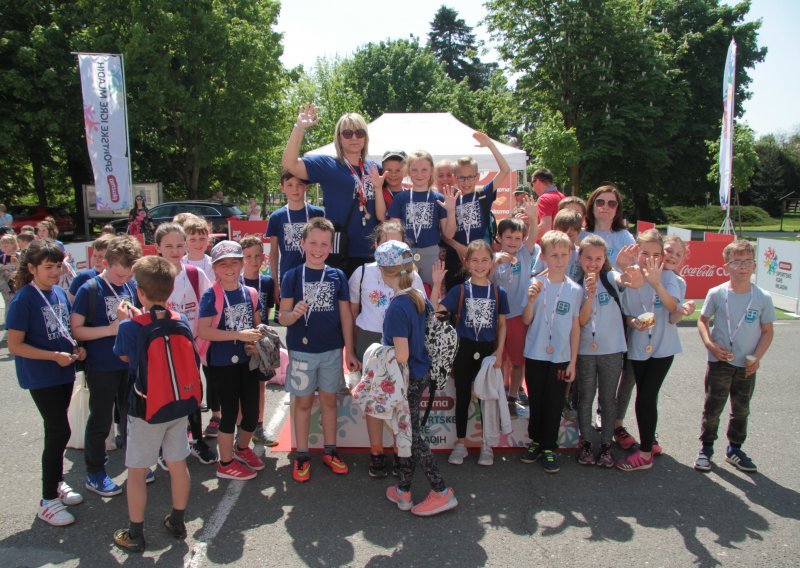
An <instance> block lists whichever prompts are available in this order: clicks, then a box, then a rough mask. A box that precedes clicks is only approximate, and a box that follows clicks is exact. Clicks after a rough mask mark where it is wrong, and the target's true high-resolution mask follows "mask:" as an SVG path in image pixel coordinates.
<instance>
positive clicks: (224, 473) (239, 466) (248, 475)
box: [217, 460, 256, 481]
mask: <svg viewBox="0 0 800 568" xmlns="http://www.w3.org/2000/svg"><path fill="white" fill-rule="evenodd" d="M255 476H256V472H255V471H253V470H252V469H250V468H249V467H247V466H246V465H244V464H243V463H239V462H238V461H236V460H233V461H231V463H229V464H228V465H226V466H223V465H222V462H218V463H217V477H219V478H220V479H239V480H241V481H247V480H248V479H253V478H254V477H255Z"/></svg>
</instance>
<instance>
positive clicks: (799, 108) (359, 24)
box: [277, 0, 800, 136]
mask: <svg viewBox="0 0 800 568" xmlns="http://www.w3.org/2000/svg"><path fill="white" fill-rule="evenodd" d="M724 1H725V2H726V3H728V4H733V3H734V0H724ZM483 2H484V0H459V1H458V2H449V3H448V2H445V4H446V5H448V6H450V7H453V8H455V9H456V10H458V13H459V16H460V17H461V18H463V19H464V21H465V22H466V23H467V25H469V26H472V27H473V28H474V30H475V33H476V35H477V37H478V39H481V40H483V41H484V42H485V43H486V46H487V47H488V48H490V50H489V53H487V54H486V55H485V56H484V57H483V59H484V60H486V61H496V60H497V54H496V52H494V51H493V50H492V49H491V39H490V38H489V35H488V32H487V30H486V28H485V27H484V26H482V25H481V21H482V20H483V18H484V17H485V16H486V9H485V8H484V7H483ZM441 4H442V3H441V2H436V1H434V2H431V1H430V0H405V1H404V2H400V3H398V2H386V1H385V0H378V1H373V2H367V1H366V0H292V1H288V0H287V1H284V2H283V3H282V6H281V15H280V18H279V20H278V26H277V27H278V31H280V32H283V34H284V37H283V45H284V54H283V57H282V58H281V60H282V61H283V63H284V65H285V66H286V67H295V66H297V65H303V66H304V67H307V68H310V67H312V66H313V65H314V62H315V61H316V60H317V58H319V57H325V58H333V57H336V56H340V57H347V56H348V55H351V54H352V53H353V52H354V51H356V50H357V49H358V48H359V47H360V46H362V45H364V44H366V43H369V42H379V41H383V40H387V39H400V38H407V37H409V36H411V35H413V36H416V37H418V38H419V39H420V42H421V43H425V42H426V41H427V34H428V31H429V30H430V22H431V21H432V20H433V16H434V14H435V13H436V11H437V10H438V9H439V6H440V5H441ZM354 14H363V16H355V15H354ZM758 18H761V19H762V26H761V32H760V34H759V45H762V46H766V47H767V49H768V52H767V57H766V59H765V61H764V62H763V63H761V64H758V65H756V67H755V69H751V71H750V76H751V78H752V79H753V81H752V82H751V84H750V91H751V93H752V98H751V99H750V100H748V101H746V102H745V106H744V108H745V114H744V118H743V120H744V122H747V123H748V124H749V125H750V127H752V128H753V129H754V130H755V131H756V134H757V135H758V136H762V135H765V134H770V133H774V134H780V133H784V134H789V133H792V132H795V131H798V130H800V105H798V104H796V98H797V95H796V93H798V92H800V73H798V72H797V70H798V62H800V41H799V40H798V39H797V35H796V27H797V22H800V1H798V0H752V5H751V9H750V14H749V16H748V18H747V19H748V20H755V19H758ZM723 65H724V61H720V67H722V66H723ZM792 69H794V70H795V71H792ZM721 91H722V87H721V86H720V93H721ZM721 98H722V96H721V94H720V114H721V113H722V100H721Z"/></svg>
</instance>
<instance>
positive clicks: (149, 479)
mask: <svg viewBox="0 0 800 568" xmlns="http://www.w3.org/2000/svg"><path fill="white" fill-rule="evenodd" d="M144 482H145V483H146V484H147V485H150V484H151V483H155V482H156V470H155V469H148V470H147V475H145V477H144Z"/></svg>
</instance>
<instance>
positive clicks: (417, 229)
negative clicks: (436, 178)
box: [406, 188, 431, 246]
mask: <svg viewBox="0 0 800 568" xmlns="http://www.w3.org/2000/svg"><path fill="white" fill-rule="evenodd" d="M414 193H415V192H414V190H413V189H412V190H411V191H410V195H409V196H408V208H409V210H410V211H409V212H410V213H411V230H412V232H413V233H414V245H415V246H416V244H417V241H418V240H419V234H420V233H421V232H422V221H420V223H419V226H417V223H416V221H417V215H416V212H415V211H414ZM420 193H421V192H420ZM430 198H431V190H430V188H429V189H428V193H427V194H426V195H425V204H426V206H427V203H428V201H429V200H430ZM406 216H408V215H406Z"/></svg>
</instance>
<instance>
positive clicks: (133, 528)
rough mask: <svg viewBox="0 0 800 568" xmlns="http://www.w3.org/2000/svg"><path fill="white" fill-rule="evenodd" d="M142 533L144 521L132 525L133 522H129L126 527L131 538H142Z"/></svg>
mask: <svg viewBox="0 0 800 568" xmlns="http://www.w3.org/2000/svg"><path fill="white" fill-rule="evenodd" d="M143 533H144V521H142V522H141V523H134V522H133V521H131V522H130V524H129V525H128V534H130V535H131V538H142V534H143Z"/></svg>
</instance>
